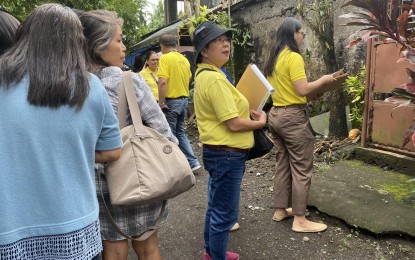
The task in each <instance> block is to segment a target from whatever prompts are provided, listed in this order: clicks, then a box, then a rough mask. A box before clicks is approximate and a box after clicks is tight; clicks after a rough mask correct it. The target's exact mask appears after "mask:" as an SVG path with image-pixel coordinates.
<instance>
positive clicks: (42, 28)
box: [0, 4, 122, 260]
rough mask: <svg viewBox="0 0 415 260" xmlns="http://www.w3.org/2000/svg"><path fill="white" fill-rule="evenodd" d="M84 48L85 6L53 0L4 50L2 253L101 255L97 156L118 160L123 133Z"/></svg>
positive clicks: (0, 67)
mask: <svg viewBox="0 0 415 260" xmlns="http://www.w3.org/2000/svg"><path fill="white" fill-rule="evenodd" d="M0 26H3V24H0ZM62 31H65V33H62ZM85 57H87V48H86V40H85V37H84V35H83V33H82V25H81V23H80V21H79V19H78V17H77V16H76V14H75V13H74V12H73V11H72V10H71V9H70V8H67V7H63V6H62V5H58V4H45V5H42V6H40V7H38V8H36V9H35V10H34V11H33V12H32V13H31V14H30V15H29V17H28V18H27V19H26V20H25V21H24V22H23V23H22V25H21V27H19V29H18V31H17V33H16V41H15V43H14V44H13V45H12V47H10V48H9V49H8V50H7V51H6V52H5V53H4V54H3V55H2V56H1V58H0V110H1V111H2V112H1V113H0V122H1V124H0V147H1V148H2V149H1V150H0V165H1V170H0V192H1V196H0V212H1V213H0V215H1V221H0V259H2V260H8V259H98V257H99V253H100V252H101V249H102V243H101V236H100V233H99V220H98V213H99V207H98V201H97V199H96V198H94V195H95V193H96V191H95V185H94V184H95V170H94V163H95V162H102V163H103V162H108V161H113V160H117V159H118V158H119V157H120V154H121V149H120V147H121V145H122V140H121V136H120V131H119V129H118V121H117V118H116V117H115V114H114V111H113V110H112V107H111V103H110V101H109V98H108V95H107V94H106V92H105V89H104V87H103V86H102V83H101V81H100V80H99V79H98V78H97V77H96V76H94V75H93V74H90V73H88V70H87V68H88V67H89V63H88V62H87V60H86V59H85Z"/></svg>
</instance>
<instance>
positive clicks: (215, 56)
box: [193, 21, 266, 260]
mask: <svg viewBox="0 0 415 260" xmlns="http://www.w3.org/2000/svg"><path fill="white" fill-rule="evenodd" d="M231 37H232V31H231V30H229V29H223V28H220V27H219V26H217V25H216V24H215V23H214V22H211V21H208V22H204V23H202V24H200V25H199V26H197V28H196V29H195V31H194V33H193V44H194V46H195V49H196V56H195V57H196V63H197V70H196V77H195V92H194V104H195V112H196V118H197V126H198V130H199V134H200V140H201V142H202V143H203V163H204V166H205V169H206V170H207V171H208V172H209V178H208V206H207V210H206V217H205V231H204V238H205V250H206V251H205V253H204V256H203V259H204V260H210V259H215V260H226V259H228V260H236V259H239V255H238V254H237V253H233V252H226V249H227V245H228V239H229V230H230V229H231V227H232V226H233V225H234V224H235V223H236V221H237V218H238V213H239V198H240V187H241V182H242V178H243V175H244V171H245V162H246V158H247V155H248V150H249V148H251V147H252V146H253V144H254V137H253V134H252V131H253V130H254V129H259V128H262V127H263V126H264V125H265V122H266V115H265V112H263V111H261V112H256V111H249V104H248V101H247V99H246V98H245V97H244V96H243V95H242V94H241V93H240V92H239V91H238V90H237V89H236V88H235V87H234V86H233V85H232V84H231V83H230V82H229V81H228V80H227V79H226V76H225V74H224V73H223V72H222V71H221V70H220V68H221V67H222V66H223V65H224V64H225V63H226V62H228V60H229V54H230V51H231V50H230V48H231ZM251 118H252V120H251Z"/></svg>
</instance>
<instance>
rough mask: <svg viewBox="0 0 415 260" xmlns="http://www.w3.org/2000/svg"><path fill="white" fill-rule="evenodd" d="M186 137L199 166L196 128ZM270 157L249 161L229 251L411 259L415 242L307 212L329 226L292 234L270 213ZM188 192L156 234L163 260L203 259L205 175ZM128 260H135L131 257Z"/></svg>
mask: <svg viewBox="0 0 415 260" xmlns="http://www.w3.org/2000/svg"><path fill="white" fill-rule="evenodd" d="M187 133H188V137H189V139H190V140H191V143H192V145H193V147H194V150H195V153H196V154H197V156H198V158H200V161H201V162H202V159H201V158H202V157H201V146H202V145H201V143H200V142H199V141H198V139H197V138H198V134H197V130H196V127H195V126H194V125H193V126H188V129H187ZM274 165H275V161H274V154H273V153H272V152H271V153H270V154H269V155H268V156H266V157H265V158H261V159H256V160H252V161H249V162H248V163H247V169H246V172H245V177H244V180H243V184H242V189H241V204H240V215H239V220H238V222H239V224H240V225H241V228H240V229H239V230H238V231H235V232H232V233H231V236H230V240H229V246H228V249H229V250H231V251H235V252H238V253H239V254H240V259H241V260H260V259H261V260H262V259H265V260H268V259H269V260H271V259H272V260H273V259H281V260H290V259H296V260H302V259H305V260H308V259H310V260H314V259H322V260H325V259H327V260H329V259H330V260H334V259H339V260H340V259H341V260H349V259H350V260H361V259H367V260H392V259H408V260H409V259H415V238H413V237H409V236H405V235H400V234H386V235H374V234H371V233H369V232H368V231H365V230H361V229H359V228H358V227H352V226H348V225H347V224H345V223H344V222H343V221H342V220H341V219H337V218H334V217H331V216H328V215H326V214H324V213H323V212H319V211H318V210H316V209H315V208H309V209H308V210H309V213H310V216H309V219H311V220H314V221H320V222H323V223H325V224H327V225H328V229H327V230H326V231H325V232H322V233H317V234H314V233H309V234H306V233H295V232H293V231H291V225H292V219H286V220H283V221H281V222H279V223H277V222H274V221H273V220H272V215H273V212H274V208H273V202H272V186H273V182H272V180H273V171H274ZM196 181H197V182H196V185H195V187H194V188H192V189H191V190H190V191H188V192H186V193H184V194H182V195H180V196H178V197H176V198H174V199H172V200H171V201H170V206H169V207H170V209H169V217H168V219H167V222H166V223H163V224H162V226H161V227H160V229H159V245H160V250H161V253H162V257H163V259H164V260H182V259H186V260H194V259H195V260H196V259H202V256H203V251H204V249H203V230H204V213H205V208H206V181H207V173H206V172H204V171H201V172H199V173H198V174H197V175H196ZM129 259H136V258H135V257H134V254H133V253H132V252H130V255H129Z"/></svg>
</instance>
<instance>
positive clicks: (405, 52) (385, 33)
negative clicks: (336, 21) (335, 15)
mask: <svg viewBox="0 0 415 260" xmlns="http://www.w3.org/2000/svg"><path fill="white" fill-rule="evenodd" d="M345 6H355V7H358V8H360V9H362V10H363V12H361V11H356V12H351V13H348V14H344V15H341V16H340V17H339V18H345V19H347V18H351V19H354V21H352V22H349V23H346V24H345V25H353V26H362V28H361V29H360V30H358V31H357V32H356V33H354V34H353V35H351V36H350V38H349V40H350V43H349V44H348V47H352V46H354V45H356V44H358V43H359V42H361V41H365V42H366V41H367V40H369V39H371V38H374V37H379V38H381V39H383V41H384V42H388V41H390V40H392V41H396V42H397V43H398V44H400V45H401V46H402V48H401V54H402V57H401V59H399V60H398V62H399V61H401V60H408V61H409V62H410V63H411V64H415V4H414V0H407V1H405V0H404V1H402V0H390V1H387V0H351V1H348V2H347V3H345V4H344V5H343V6H342V7H345ZM388 7H389V10H388ZM362 32H364V33H362ZM358 35H361V36H358ZM355 38H356V39H355ZM407 73H408V76H409V78H410V79H411V82H409V83H405V84H403V85H401V86H398V87H396V88H394V89H393V90H392V94H394V95H395V96H400V97H405V98H407V99H408V101H407V102H405V104H404V105H409V104H410V103H414V102H415V71H414V70H411V69H409V68H408V69H407ZM411 139H412V142H413V143H414V145H415V119H414V124H413V125H412V126H411V127H410V128H409V129H408V131H407V132H406V134H405V136H404V140H403V143H402V148H403V147H404V146H405V145H406V144H407V143H408V142H409V141H410V140H411Z"/></svg>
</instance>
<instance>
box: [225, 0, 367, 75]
mask: <svg viewBox="0 0 415 260" xmlns="http://www.w3.org/2000/svg"><path fill="white" fill-rule="evenodd" d="M246 2H247V3H248V2H250V3H252V4H248V5H245V6H243V7H242V8H238V9H234V10H232V19H233V20H236V21H241V22H243V23H244V24H247V26H249V28H250V31H251V33H252V36H253V39H254V45H255V47H254V48H253V53H251V54H250V56H251V57H250V60H251V61H253V62H255V63H256V64H257V65H258V67H259V68H261V69H262V68H263V66H264V64H265V61H266V60H267V57H268V54H269V51H270V49H271V46H270V45H271V44H272V36H273V34H274V32H275V30H276V28H277V27H278V25H279V24H280V23H281V21H282V20H283V19H284V18H285V17H294V18H296V19H298V20H300V21H302V19H301V17H300V15H299V14H298V12H297V9H296V6H297V1H296V0H284V1H280V0H265V1H258V0H257V1H246ZM345 2H346V0H337V1H335V2H334V4H335V10H336V11H335V15H334V16H335V28H334V31H335V36H334V38H335V45H336V54H337V60H338V63H339V65H340V67H344V68H345V69H346V70H347V71H349V72H352V73H353V72H356V71H357V70H358V68H359V67H360V66H361V65H363V64H365V57H366V44H361V45H359V46H357V47H354V48H352V49H345V46H346V45H347V38H348V37H349V36H350V35H351V34H353V33H354V32H355V31H356V29H357V28H356V27H347V26H340V25H341V24H344V23H345V21H342V20H340V19H339V18H338V16H340V15H341V14H345V13H348V12H349V11H350V10H351V8H343V7H341V5H343V4H344V3H345ZM303 25H304V28H305V31H306V33H307V36H306V39H305V42H304V46H303V52H304V50H306V49H308V50H310V51H311V59H310V60H309V61H306V68H307V74H308V77H309V80H315V79H317V78H318V77H320V76H321V75H323V74H325V73H329V72H328V71H326V68H325V65H324V62H323V60H322V58H321V57H322V55H321V49H320V46H318V42H317V41H316V38H315V36H314V35H313V34H312V31H311V29H309V28H307V27H306V25H305V24H304V23H303Z"/></svg>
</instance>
